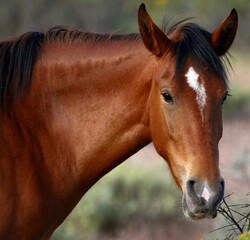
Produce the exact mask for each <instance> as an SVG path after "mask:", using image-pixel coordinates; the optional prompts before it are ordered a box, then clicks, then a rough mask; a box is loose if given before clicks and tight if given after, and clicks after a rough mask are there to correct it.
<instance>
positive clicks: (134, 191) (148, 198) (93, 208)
mask: <svg viewBox="0 0 250 240" xmlns="http://www.w3.org/2000/svg"><path fill="white" fill-rule="evenodd" d="M177 209H179V211H178V210H177ZM178 214H180V215H179V216H178ZM181 214H182V213H181V194H180V191H178V190H177V189H176V186H175V184H174V182H173V180H172V179H170V175H169V174H168V173H167V170H166V174H159V173H154V172H153V171H152V168H150V166H148V167H146V166H143V168H142V167H141V166H138V165H131V164H126V163H125V164H123V165H122V166H120V167H118V168H117V169H115V170H113V171H112V172H111V173H109V174H108V175H107V176H105V177H104V178H103V179H101V180H100V181H99V182H98V183H97V184H96V186H94V187H93V188H91V189H90V190H89V192H88V193H87V194H86V195H85V196H84V198H83V199H82V201H81V202H80V203H79V204H78V206H77V207H76V208H75V209H74V211H73V213H72V214H71V215H70V216H69V217H68V218H67V219H66V221H65V223H64V224H63V225H62V226H60V228H59V229H58V230H57V231H56V232H55V233H54V235H53V238H52V239H54V240H57V239H58V240H63V239H65V240H66V239H74V240H77V239H100V236H99V235H101V234H103V233H110V234H115V233H116V231H117V230H119V229H121V227H122V226H124V225H127V224H128V223H129V222H131V221H132V222H136V221H146V222H149V221H154V222H157V221H162V220H163V219H165V218H171V216H172V218H174V219H176V218H177V219H178V218H179V219H181V217H180V216H181ZM83 234H84V235H83Z"/></svg>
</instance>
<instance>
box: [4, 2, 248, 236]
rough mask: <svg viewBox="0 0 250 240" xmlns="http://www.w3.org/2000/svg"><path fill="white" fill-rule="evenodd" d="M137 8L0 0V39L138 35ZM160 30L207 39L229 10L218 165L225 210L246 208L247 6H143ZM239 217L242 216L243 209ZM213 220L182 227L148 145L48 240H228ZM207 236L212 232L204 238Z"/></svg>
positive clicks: (169, 183)
mask: <svg viewBox="0 0 250 240" xmlns="http://www.w3.org/2000/svg"><path fill="white" fill-rule="evenodd" d="M141 1H142V0H140V1H139V0H105V1H104V0H71V1H67V0H54V1H53V0H33V1H30V0H22V1H20V0H8V1H6V0H0V38H1V39H4V38H8V37H11V36H17V35H19V34H22V33H24V32H27V31H46V30H47V29H49V28H51V27H52V26H55V25H67V26H71V27H73V28H77V29H80V30H82V31H92V32H100V33H105V32H110V31H118V32H120V33H130V32H138V27H137V10H138V7H139V5H140V3H141ZM144 3H146V6H147V9H148V12H149V13H150V15H151V16H152V18H153V19H154V20H155V22H156V23H157V24H158V25H159V26H161V25H162V22H163V20H164V18H166V17H167V18H168V17H174V18H176V19H183V18H186V17H194V19H192V21H194V22H196V23H198V24H200V25H202V26H203V27H205V28H206V29H208V30H210V31H213V29H214V28H215V27H217V25H218V24H219V23H220V21H221V20H222V19H223V18H224V17H226V16H227V15H228V14H229V13H230V11H231V9H232V8H236V9H237V11H238V14H239V31H238V34H237V37H236V40H235V42H234V44H233V47H232V48H231V51H230V54H231V56H230V59H231V64H232V69H230V68H229V79H230V93H231V94H232V97H230V98H229V99H228V100H227V102H226V103H225V109H224V135H223V139H222V140H221V143H220V164H221V170H222V173H223V176H224V177H225V180H226V194H230V193H233V195H231V196H230V197H228V202H229V203H230V204H237V203H250V196H249V195H248V193H249V192H250V187H249V185H250V184H249V183H250V79H249V76H250V55H249V50H250V44H249V43H250V30H249V25H250V1H249V0H227V1H222V0H221V1H219V0H209V1H204V0H189V1H188V0H154V1H153V0H152V1H149V0H144ZM244 211H250V210H249V208H248V209H245V210H244ZM227 224H228V223H227V222H226V221H225V219H224V218H223V217H222V215H220V214H219V216H218V217H217V218H216V219H215V220H204V221H200V222H190V221H187V220H186V219H185V218H184V217H183V215H182V210H181V193H180V191H179V190H178V189H177V188H176V186H175V183H174V182H173V180H172V178H171V176H170V174H169V170H168V167H167V164H166V163H165V162H164V161H163V159H161V158H160V157H159V156H158V155H157V153H156V152H155V150H154V148H153V146H152V145H149V146H147V147H146V148H144V149H142V150H141V151H140V152H139V153H137V154H136V155H134V156H133V157H131V158H130V159H129V160H127V161H126V162H125V163H124V164H122V165H121V166H119V167H117V168H116V169H115V170H114V171H112V172H111V173H109V174H108V175H107V176H105V177H104V178H103V179H101V180H100V181H99V182H98V183H97V184H96V185H95V186H94V187H93V188H92V189H91V190H90V191H89V192H88V193H87V194H86V195H85V197H84V198H83V199H82V201H81V202H80V203H79V204H78V206H77V207H76V208H75V210H74V211H73V212H72V214H71V215H70V216H69V217H68V218H67V219H66V220H65V222H64V224H63V225H62V226H61V227H60V228H59V229H58V230H57V231H56V232H55V233H54V235H53V237H52V239H53V240H68V239H87V240H96V239H107V240H108V239H137V240H140V239H143V240H149V239H160V240H161V239H170V240H171V239H172V240H175V239H178V240H179V239H187V240H189V239H190V240H196V239H207V240H210V239H213V240H214V239H236V235H237V234H239V232H237V231H235V233H234V234H233V235H232V236H230V232H229V231H227V229H226V228H223V229H221V230H218V231H213V230H215V229H218V228H221V227H223V226H226V225H227ZM211 231H213V232H211Z"/></svg>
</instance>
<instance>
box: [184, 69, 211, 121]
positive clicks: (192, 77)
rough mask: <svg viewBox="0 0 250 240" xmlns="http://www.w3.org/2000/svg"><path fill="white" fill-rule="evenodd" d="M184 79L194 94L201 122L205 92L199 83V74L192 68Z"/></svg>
mask: <svg viewBox="0 0 250 240" xmlns="http://www.w3.org/2000/svg"><path fill="white" fill-rule="evenodd" d="M185 77H186V78H187V83H188V85H189V86H190V87H191V88H192V89H193V90H194V91H195V92H196V94H197V96H196V101H197V103H198V106H199V110H200V113H201V116H202V120H203V118H204V117H203V109H204V107H205V104H206V98H207V95H206V90H205V88H204V86H203V85H202V83H200V82H199V74H198V73H197V72H195V70H194V68H193V67H190V68H189V70H188V72H187V73H186V75H185Z"/></svg>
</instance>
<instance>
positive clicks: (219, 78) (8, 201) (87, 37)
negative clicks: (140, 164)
mask: <svg viewBox="0 0 250 240" xmlns="http://www.w3.org/2000/svg"><path fill="white" fill-rule="evenodd" d="M237 21H238V20H237V13H236V11H235V10H232V12H231V14H230V15H229V16H228V17H227V18H226V19H224V20H223V22H222V23H221V24H220V25H219V27H218V28H216V29H215V30H214V31H213V32H212V33H209V32H207V31H206V30H204V29H203V28H201V27H199V26H198V25H196V24H193V23H186V22H180V23H177V24H174V25H173V26H172V27H170V29H168V31H167V32H166V33H164V32H163V31H162V30H160V28H158V27H157V26H156V25H155V24H154V23H153V21H152V19H151V17H150V16H149V15H148V13H147V12H146V9H145V6H144V4H142V5H141V6H140V8H139V12H138V23H139V29H140V34H129V35H114V34H112V33H110V34H94V33H83V32H80V31H77V30H69V29H66V28H61V27H56V28H52V29H51V30H49V31H48V32H46V33H40V32H30V33H26V34H24V35H22V36H20V37H19V38H15V39H12V40H6V41H2V42H1V43H0V89H1V93H0V106H1V114H0V239H19V240H20V239H48V238H49V237H50V236H51V234H52V233H53V231H54V230H55V229H56V228H57V227H58V226H59V225H60V224H61V223H62V222H63V220H64V219H65V218H66V216H67V215H68V214H69V213H70V212H71V211H72V209H73V208H74V207H75V205H76V204H77V202H78V201H79V200H80V199H81V197H82V196H83V195H84V194H85V193H86V191H88V189H89V188H90V187H91V186H92V185H93V184H94V183H95V182H96V181H98V179H100V178H101V177H102V176H104V175H105V174H106V173H107V172H109V171H110V170H112V169H113V168H114V167H116V166H117V165H118V164H120V163H121V162H123V161H124V160H126V159H127V158H128V157H129V156H131V155H132V154H134V153H135V152H137V151H138V150H139V149H141V148H142V147H144V146H145V145H147V144H148V143H150V142H151V141H152V142H153V144H154V146H155V148H156V150H157V151H158V153H159V154H160V155H161V156H162V157H163V158H164V159H165V160H166V161H167V162H168V165H169V167H170V169H171V172H172V175H173V177H174V179H175V181H176V183H177V185H178V186H179V187H180V189H181V190H182V192H183V211H184V213H185V215H186V216H187V217H189V218H192V219H201V218H213V217H215V216H216V213H217V210H216V209H217V206H218V204H219V202H220V201H221V199H222V197H223V192H224V181H223V178H222V177H221V175H220V171H219V154H218V142H219V140H220V138H221V136H222V104H223V102H224V101H225V99H226V97H227V95H228V87H227V76H226V71H225V66H224V63H223V61H222V59H221V56H223V55H224V54H225V53H226V52H227V50H228V49H229V47H230V46H231V44H232V42H233V40H234V38H235V34H236V30H237Z"/></svg>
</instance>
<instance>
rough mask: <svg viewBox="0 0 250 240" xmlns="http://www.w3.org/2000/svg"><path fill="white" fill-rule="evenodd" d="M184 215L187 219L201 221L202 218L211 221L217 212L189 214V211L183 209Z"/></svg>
mask: <svg viewBox="0 0 250 240" xmlns="http://www.w3.org/2000/svg"><path fill="white" fill-rule="evenodd" d="M183 212H184V215H185V216H186V217H187V218H190V219H193V220H201V219H204V218H208V219H213V218H215V217H216V216H217V212H213V213H210V212H191V211H189V209H183Z"/></svg>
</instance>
